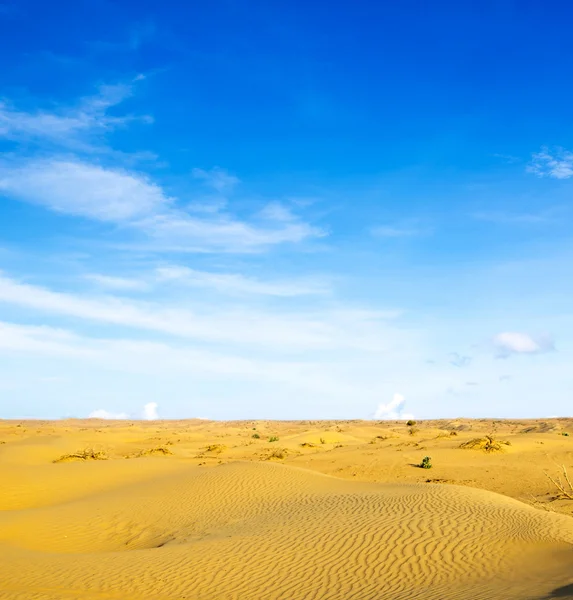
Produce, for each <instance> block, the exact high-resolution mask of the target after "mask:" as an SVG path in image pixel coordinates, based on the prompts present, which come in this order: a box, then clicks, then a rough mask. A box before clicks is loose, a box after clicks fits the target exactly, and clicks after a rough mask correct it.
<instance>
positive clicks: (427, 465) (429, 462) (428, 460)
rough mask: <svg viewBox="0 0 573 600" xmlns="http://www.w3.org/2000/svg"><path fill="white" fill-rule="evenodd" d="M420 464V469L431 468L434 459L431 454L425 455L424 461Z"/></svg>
mask: <svg viewBox="0 0 573 600" xmlns="http://www.w3.org/2000/svg"><path fill="white" fill-rule="evenodd" d="M418 466H419V467H420V469H431V468H432V459H431V458H430V457H429V456H424V458H423V459H422V462H421V463H420V464H419V465H418Z"/></svg>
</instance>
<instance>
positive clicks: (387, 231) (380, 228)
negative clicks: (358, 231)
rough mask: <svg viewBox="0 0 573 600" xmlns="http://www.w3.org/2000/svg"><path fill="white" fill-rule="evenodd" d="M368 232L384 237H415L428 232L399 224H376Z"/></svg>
mask: <svg viewBox="0 0 573 600" xmlns="http://www.w3.org/2000/svg"><path fill="white" fill-rule="evenodd" d="M370 233H371V234H372V235H373V236H374V237H385V238H401V237H415V236H419V235H424V234H426V233H428V231H427V230H424V229H421V228H418V227H406V226H400V225H377V226H376V227H372V228H371V229H370Z"/></svg>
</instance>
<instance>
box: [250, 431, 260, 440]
mask: <svg viewBox="0 0 573 600" xmlns="http://www.w3.org/2000/svg"><path fill="white" fill-rule="evenodd" d="M252 437H254V438H255V439H256V440H259V439H261V436H260V435H259V434H258V433H253V436H252Z"/></svg>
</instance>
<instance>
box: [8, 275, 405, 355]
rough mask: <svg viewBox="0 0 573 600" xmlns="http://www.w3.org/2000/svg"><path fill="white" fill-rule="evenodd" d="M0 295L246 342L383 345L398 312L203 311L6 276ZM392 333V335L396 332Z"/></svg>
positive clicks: (120, 322) (76, 313)
mask: <svg viewBox="0 0 573 600" xmlns="http://www.w3.org/2000/svg"><path fill="white" fill-rule="evenodd" d="M0 301H1V302H5V303H10V304H12V305H16V306H20V307H26V308H29V309H34V310H36V311H39V312H40V314H41V313H44V314H56V315H64V316H67V317H73V318H77V319H82V320H88V321H93V322H99V323H108V324H111V325H115V326H118V327H124V328H132V329H139V330H144V331H154V332H157V333H162V334H167V335H170V336H174V337H176V338H188V339H195V340H200V341H207V342H233V343H240V344H243V345H257V346H261V345H262V346H265V347H268V348H271V349H273V348H274V349H281V348H282V347H297V348H300V349H312V348H315V349H316V348H331V349H334V348H361V349H364V350H381V349H383V348H385V347H386V345H387V341H386V339H385V338H387V337H388V335H389V333H390V332H388V331H387V329H386V327H385V324H384V323H385V321H386V320H387V319H389V318H392V316H393V315H392V314H388V313H383V312H380V311H378V312H372V311H357V310H338V311H336V310H335V311H324V310H323V311H321V312H320V313H316V312H310V313H302V312H298V313H296V314H290V313H284V312H281V313H272V312H270V313H269V312H263V311H260V310H250V309H234V310H229V308H228V307H226V306H224V305H222V306H217V307H214V308H206V307H204V306H203V307H202V308H201V309H200V310H198V311H197V312H193V311H191V310H189V309H188V308H180V307H178V306H176V305H175V306H168V305H167V306H165V305H159V304H156V303H149V302H147V303H146V302H135V301H131V300H127V299H125V298H118V297H113V296H111V297H109V296H106V297H102V298H93V296H91V295H90V296H89V297H88V296H82V295H79V294H70V293H63V292H55V291H52V290H49V289H46V288H43V287H40V286H34V285H29V284H24V283H20V282H18V281H15V280H13V279H10V278H8V277H5V276H0ZM390 337H391V336H390Z"/></svg>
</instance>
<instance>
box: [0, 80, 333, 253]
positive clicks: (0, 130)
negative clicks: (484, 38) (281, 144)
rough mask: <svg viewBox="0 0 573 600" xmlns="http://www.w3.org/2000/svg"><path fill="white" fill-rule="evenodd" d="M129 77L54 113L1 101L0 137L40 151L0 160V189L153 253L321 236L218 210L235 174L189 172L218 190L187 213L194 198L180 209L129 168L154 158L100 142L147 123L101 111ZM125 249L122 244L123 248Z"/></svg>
mask: <svg viewBox="0 0 573 600" xmlns="http://www.w3.org/2000/svg"><path fill="white" fill-rule="evenodd" d="M137 79H139V78H136V80H137ZM133 81H135V80H133ZM133 81H131V82H129V83H128V84H117V85H110V86H101V87H100V89H99V92H98V94H96V95H94V96H90V97H87V98H84V99H82V100H81V101H80V102H79V103H78V104H77V105H76V106H72V107H65V108H62V109H60V110H59V111H52V112H48V111H36V112H26V111H21V110H20V111H19V110H16V109H14V108H11V107H10V106H8V105H7V104H1V105H0V137H3V138H5V139H11V140H16V141H22V140H25V141H28V142H35V143H36V142H37V144H38V147H39V149H40V150H41V152H37V153H36V157H34V154H33V153H32V155H31V156H28V155H26V156H24V155H18V154H17V153H16V154H13V155H12V156H11V157H10V158H9V159H5V160H4V161H2V162H0V193H2V194H4V195H6V196H7V197H10V198H13V199H16V200H19V201H22V202H27V203H31V204H36V205H40V206H43V207H45V208H47V209H49V210H52V211H55V212H58V213H61V214H67V215H72V216H76V217H84V218H88V219H92V220H95V221H98V222H100V223H106V224H108V225H109V224H120V225H122V226H124V227H127V228H128V230H129V231H131V234H132V235H134V236H136V237H137V236H139V237H140V238H143V241H141V240H140V243H138V244H135V243H132V247H133V248H134V249H141V247H142V245H143V246H145V247H146V249H149V250H152V251H158V252H170V251H172V252H245V253H250V252H260V251H262V250H264V249H266V248H268V247H271V246H273V245H276V244H284V243H294V244H296V243H300V242H303V241H305V240H309V239H313V238H320V237H324V236H325V235H326V232H325V231H324V230H322V229H321V228H319V227H316V226H313V225H311V224H310V223H307V222H305V221H304V220H303V219H301V218H299V217H297V216H296V215H292V214H290V218H288V219H284V218H282V217H281V218H279V216H278V215H275V217H274V218H272V215H265V214H264V213H263V212H261V211H258V212H255V213H254V214H253V215H252V216H251V217H250V218H248V219H238V218H236V217H234V216H233V214H232V213H231V212H230V211H227V212H223V211H222V210H219V208H225V207H226V204H227V202H226V199H225V197H224V195H225V194H230V193H231V192H232V191H233V189H234V188H235V187H236V186H237V185H238V184H239V179H238V178H237V177H235V176H234V175H231V174H229V173H227V172H226V171H225V170H224V169H222V168H220V167H214V168H213V169H210V170H206V169H195V170H193V171H192V176H193V177H195V178H197V179H200V180H202V181H203V182H204V183H205V185H207V186H208V187H209V188H210V189H212V190H214V191H215V192H216V193H217V194H219V195H220V196H221V195H223V197H219V198H217V203H216V205H217V207H218V209H217V210H208V211H202V212H203V214H200V215H197V214H192V213H193V212H195V213H197V210H196V208H197V203H193V202H191V203H190V204H189V205H188V207H189V210H185V209H184V208H182V207H181V206H180V204H181V203H180V202H179V200H178V199H177V198H174V197H171V196H170V195H169V194H168V193H167V192H166V191H165V190H164V189H163V188H162V187H161V186H160V185H159V184H158V183H156V182H154V181H152V179H151V178H150V177H149V176H148V175H146V174H145V173H141V172H138V171H136V170H134V169H133V168H131V165H133V164H134V163H137V162H138V161H141V159H143V158H144V159H146V160H148V159H149V158H150V157H154V155H152V153H145V152H137V153H134V154H127V153H122V152H118V151H116V150H113V149H112V148H111V147H109V146H108V145H107V144H106V143H105V136H106V134H107V133H108V132H110V131H111V130H113V129H116V128H118V127H121V126H125V125H126V124H127V123H128V122H130V121H132V120H134V119H143V120H144V121H146V122H151V117H148V116H143V117H136V116H133V115H123V116H115V115H114V116H110V115H109V114H108V109H109V108H111V107H113V106H116V105H118V104H120V103H121V102H123V100H125V99H126V98H127V97H128V96H130V95H131V94H132V93H133ZM42 144H43V145H42ZM46 144H47V147H45V146H46ZM48 148H50V149H51V150H52V151H51V152H50V158H45V154H46V152H45V150H47V149H48ZM64 150H65V152H66V153H65V154H63V153H62V152H63V151H64ZM94 152H98V153H100V155H101V156H108V155H109V156H108V158H109V157H112V156H113V157H115V158H117V159H118V160H119V163H120V166H117V164H114V166H106V165H104V164H100V163H98V162H94V161H93V160H91V158H93V153H94ZM86 156H87V157H89V159H86ZM115 162H116V163H117V162H118V161H115ZM121 165H123V167H122V166H121ZM127 167H129V168H127ZM199 205H201V206H203V205H204V202H203V203H201V202H199ZM211 205H212V203H211V204H210V205H209V206H211ZM285 210H286V209H285ZM199 212H201V211H199ZM276 212H277V211H275V213H276ZM124 231H126V230H124ZM131 241H132V242H134V240H131ZM129 248H130V244H129V243H127V242H126V243H125V244H124V249H129Z"/></svg>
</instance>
